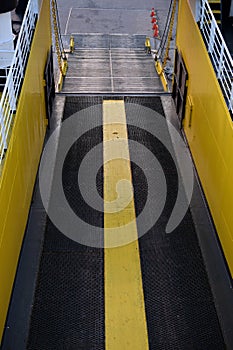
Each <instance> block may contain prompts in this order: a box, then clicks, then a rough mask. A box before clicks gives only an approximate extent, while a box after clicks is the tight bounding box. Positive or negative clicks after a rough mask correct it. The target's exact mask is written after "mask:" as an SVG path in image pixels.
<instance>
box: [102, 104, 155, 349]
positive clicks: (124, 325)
mask: <svg viewBox="0 0 233 350" xmlns="http://www.w3.org/2000/svg"><path fill="white" fill-rule="evenodd" d="M103 113H104V127H103V136H104V200H105V204H104V228H105V235H104V240H105V247H106V246H107V247H109V246H111V245H112V244H113V245H115V243H116V240H115V238H113V237H112V236H111V232H110V233H109V231H108V230H107V229H108V228H114V227H115V228H120V227H121V233H120V232H119V236H120V235H121V234H123V235H124V236H126V235H127V236H128V238H129V239H130V240H131V241H132V243H130V244H128V245H124V246H120V247H117V248H105V255H104V267H105V337H106V349H107V350H119V349H129V350H131V349H132V350H142V349H143V350H146V349H148V348H149V347H148V334H147V324H146V315H145V305H144V293H143V286H142V276H141V265H140V256H139V246H138V240H137V238H138V234H137V226H136V218H135V207H134V200H131V196H130V194H129V191H128V190H127V186H126V185H125V186H124V184H123V188H122V192H121V196H120V199H119V200H116V199H117V194H116V184H117V183H118V181H121V180H122V179H124V180H126V181H129V182H130V183H131V185H132V177H131V168H130V161H129V149H128V141H127V140H128V136H127V127H126V116H125V107H124V101H104V106H103ZM116 121H117V122H118V124H114V122H116ZM106 124H108V125H106ZM119 140H125V141H126V142H125V143H124V145H123V146H120V145H119V142H118V141H119ZM116 147H121V157H122V158H123V159H124V158H125V159H128V160H122V159H119V158H118V159H114V158H115V157H114V149H115V148H116ZM109 158H112V159H113V160H110V161H107V162H106V160H108V159H109ZM125 184H126V182H125ZM108 201H109V202H112V201H114V205H113V206H112V207H111V210H115V211H116V213H112V214H108V213H107V212H106V211H107V208H108V203H107V202H108ZM128 201H130V203H129V204H128V206H127V207H126V209H123V208H124V203H127V202H128ZM130 221H131V225H130V228H124V226H123V225H125V224H126V223H129V222H130ZM119 231H120V230H119ZM119 241H120V242H121V237H119Z"/></svg>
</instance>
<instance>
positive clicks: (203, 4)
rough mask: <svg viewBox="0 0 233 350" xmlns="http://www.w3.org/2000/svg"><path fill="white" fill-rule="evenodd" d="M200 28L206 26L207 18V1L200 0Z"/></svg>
mask: <svg viewBox="0 0 233 350" xmlns="http://www.w3.org/2000/svg"><path fill="white" fill-rule="evenodd" d="M200 18H201V20H200V28H201V30H202V29H203V27H204V18H205V1H203V0H200Z"/></svg>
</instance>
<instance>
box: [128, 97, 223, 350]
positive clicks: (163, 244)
mask: <svg viewBox="0 0 233 350" xmlns="http://www.w3.org/2000/svg"><path fill="white" fill-rule="evenodd" d="M127 101H128V102H131V103H136V104H139V105H143V106H145V107H148V108H151V109H153V110H155V111H157V112H159V113H160V114H161V115H164V112H163V109H162V105H161V102H160V99H159V98H127ZM127 117H128V119H129V118H131V119H132V118H134V119H136V118H140V119H142V118H143V117H144V116H143V115H142V114H141V111H140V109H139V110H138V113H134V115H133V116H130V115H129V113H128V115H127ZM144 121H145V127H146V125H147V126H152V125H153V123H154V122H155V120H153V119H150V118H147V119H145V118H144ZM128 135H129V139H133V140H136V141H137V142H139V143H141V144H143V145H145V146H146V148H148V149H149V150H150V151H151V152H152V153H153V154H154V155H155V156H156V157H157V159H158V160H159V162H160V164H161V165H162V168H163V170H164V173H165V177H166V181H167V189H168V196H167V200H166V204H165V207H164V210H163V212H162V214H161V216H160V218H159V220H158V221H157V223H156V224H155V226H154V227H153V228H152V229H151V230H150V231H149V232H148V233H147V234H146V235H144V236H143V237H141V238H140V239H139V246H140V256H141V267H142V276H143V286H144V295H145V307H146V316H147V325H148V333H149V344H150V349H151V350H174V349H177V350H194V349H195V350H207V349H208V350H212V349H216V350H217V349H218V350H220V349H225V346H224V341H223V337H222V334H221V330H220V326H219V322H218V318H217V314H216V310H215V306H214V302H213V297H212V294H211V290H210V286H209V283H208V278H207V274H206V270H205V267H204V262H203V259H202V256H201V251H200V247H199V244H198V239H197V235H196V232H195V228H194V223H193V220H192V216H191V213H190V211H188V212H187V214H186V216H185V217H184V219H183V221H182V222H181V223H180V225H179V226H178V227H177V228H176V229H175V231H173V232H172V233H170V234H167V233H165V227H166V224H167V222H168V218H169V217H170V214H171V211H172V209H173V206H174V204H175V200H176V196H177V190H178V186H177V181H178V177H177V170H176V167H175V164H174V162H173V160H172V158H171V156H170V154H169V153H168V151H167V150H166V148H165V147H164V146H163V145H162V144H161V142H160V141H159V140H158V139H157V138H155V137H153V136H152V135H151V134H150V133H148V132H147V131H145V130H142V129H141V128H138V127H135V126H128ZM133 154H134V149H133V148H132V147H130V156H131V157H132V156H133ZM140 157H141V158H142V159H144V166H145V167H149V166H150V164H148V160H147V158H146V154H141V155H140ZM132 176H133V182H134V191H135V207H136V214H137V216H138V215H139V213H140V212H141V210H142V203H145V202H146V197H147V183H146V181H145V178H143V177H141V179H140V182H137V181H135V176H137V169H136V168H135V167H134V166H133V167H132ZM151 215H153V208H151Z"/></svg>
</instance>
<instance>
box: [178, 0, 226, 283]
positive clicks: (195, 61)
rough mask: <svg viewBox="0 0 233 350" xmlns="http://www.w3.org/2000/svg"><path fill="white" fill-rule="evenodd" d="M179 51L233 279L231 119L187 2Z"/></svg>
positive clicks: (190, 120)
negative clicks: (183, 63)
mask: <svg viewBox="0 0 233 350" xmlns="http://www.w3.org/2000/svg"><path fill="white" fill-rule="evenodd" d="M177 46H178V49H179V51H180V52H181V54H182V56H183V59H184V62H185V65H186V67H187V70H188V74H189V82H188V101H189V102H188V103H187V106H186V113H185V120H184V131H185V134H186V137H187V140H188V143H189V146H190V149H191V152H192V155H193V158H194V162H195V165H196V167H197V171H198V174H199V177H200V180H201V183H202V186H203V189H204V192H205V195H206V198H207V201H208V205H209V208H210V211H211V214H212V217H213V220H214V223H215V226H216V229H217V232H218V236H219V238H220V241H221V244H222V248H223V250H224V254H225V257H226V260H227V263H228V266H229V269H230V271H231V275H232V276H233V255H232V249H233V216H232V197H233V187H232V178H233V157H232V149H233V125H232V119H231V116H230V113H229V111H228V108H227V105H226V102H225V100H224V97H223V95H222V91H221V88H220V86H219V84H218V81H217V78H216V74H215V72H214V69H213V67H212V64H211V61H210V58H209V56H208V53H207V50H206V47H205V44H204V41H203V39H202V36H201V33H200V31H199V28H198V25H197V23H196V22H195V20H194V17H193V14H192V11H191V8H190V6H189V2H188V1H186V0H182V1H181V2H180V4H179V16H178V29H177ZM190 101H191V102H190Z"/></svg>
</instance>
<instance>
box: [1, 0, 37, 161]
mask: <svg viewBox="0 0 233 350" xmlns="http://www.w3.org/2000/svg"><path fill="white" fill-rule="evenodd" d="M37 15H38V0H29V2H28V5H27V8H26V11H25V15H24V18H23V22H22V26H21V29H20V33H19V36H18V38H17V44H16V48H15V51H14V55H13V59H12V64H11V67H10V68H9V70H8V71H7V73H8V74H7V76H6V83H5V85H4V89H3V93H2V96H1V99H0V165H1V163H2V161H3V158H4V155H5V152H6V151H7V148H8V146H9V142H10V135H11V130H12V126H13V122H14V115H15V112H16V108H17V102H18V99H19V95H20V91H21V87H22V83H23V78H24V74H25V70H26V65H27V59H28V56H29V53H30V47H31V42H32V38H33V34H34V30H35V25H36V20H37Z"/></svg>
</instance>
